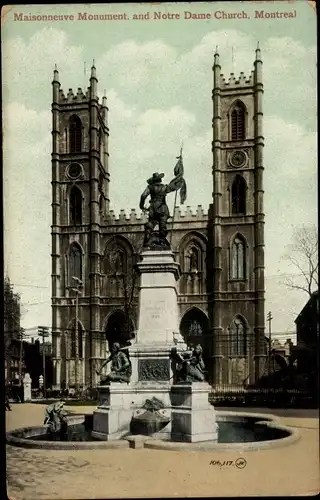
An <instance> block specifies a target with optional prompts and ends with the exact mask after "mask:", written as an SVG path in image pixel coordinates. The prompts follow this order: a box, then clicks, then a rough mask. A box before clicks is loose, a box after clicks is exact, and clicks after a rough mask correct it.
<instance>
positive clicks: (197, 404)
mask: <svg viewBox="0 0 320 500" xmlns="http://www.w3.org/2000/svg"><path fill="white" fill-rule="evenodd" d="M210 392H211V387H210V385H209V384H207V383H206V382H193V383H182V384H177V385H173V386H172V387H171V405H172V407H171V440H172V441H184V442H188V443H197V442H201V441H217V440H218V426H217V423H216V413H215V410H214V408H213V406H212V405H210V403H209V393H210Z"/></svg>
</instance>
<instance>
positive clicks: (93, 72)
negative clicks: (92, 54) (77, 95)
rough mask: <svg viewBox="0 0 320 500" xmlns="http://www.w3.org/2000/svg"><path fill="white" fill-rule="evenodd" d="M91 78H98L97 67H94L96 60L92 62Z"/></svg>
mask: <svg viewBox="0 0 320 500" xmlns="http://www.w3.org/2000/svg"><path fill="white" fill-rule="evenodd" d="M90 78H97V73H96V67H95V65H94V59H93V61H92V66H91V77H90Z"/></svg>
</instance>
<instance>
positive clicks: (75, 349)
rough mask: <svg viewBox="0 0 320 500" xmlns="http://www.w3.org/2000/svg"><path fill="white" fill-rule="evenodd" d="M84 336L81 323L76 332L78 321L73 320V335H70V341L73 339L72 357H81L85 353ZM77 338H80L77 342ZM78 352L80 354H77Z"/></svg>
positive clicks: (71, 346)
mask: <svg viewBox="0 0 320 500" xmlns="http://www.w3.org/2000/svg"><path fill="white" fill-rule="evenodd" d="M77 337H78V338H77ZM82 338H83V332H82V326H81V324H80V323H78V332H76V322H75V321H73V323H72V328H71V335H70V341H71V345H70V357H71V358H76V357H78V358H79V359H80V358H82V355H83V349H82ZM77 340H78V342H77ZM77 344H78V345H77ZM77 352H78V356H77Z"/></svg>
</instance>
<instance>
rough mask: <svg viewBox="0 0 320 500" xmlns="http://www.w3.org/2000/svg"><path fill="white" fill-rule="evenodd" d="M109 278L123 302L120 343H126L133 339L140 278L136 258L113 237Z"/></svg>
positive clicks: (108, 264) (108, 267) (108, 269)
mask: <svg viewBox="0 0 320 500" xmlns="http://www.w3.org/2000/svg"><path fill="white" fill-rule="evenodd" d="M108 248H109V250H108V256H107V269H106V271H107V276H108V279H109V280H110V279H112V281H111V283H112V285H111V286H113V287H115V290H117V293H118V294H119V298H120V300H121V309H122V311H123V313H124V324H123V327H122V329H121V332H119V334H120V338H119V341H120V343H126V342H127V341H128V340H130V339H131V338H132V337H133V330H132V316H133V311H134V309H135V305H136V304H135V298H136V294H137V285H138V283H139V276H138V273H137V271H136V268H135V263H136V262H135V261H136V256H135V255H134V254H132V255H131V254H130V253H129V252H126V251H125V250H124V248H123V247H122V245H119V244H118V241H117V239H116V237H113V238H112V240H111V241H110V242H109V245H108Z"/></svg>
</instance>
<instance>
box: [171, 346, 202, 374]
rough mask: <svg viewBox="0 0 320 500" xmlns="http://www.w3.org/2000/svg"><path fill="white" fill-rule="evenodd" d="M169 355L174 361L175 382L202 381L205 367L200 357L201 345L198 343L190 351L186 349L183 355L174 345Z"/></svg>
mask: <svg viewBox="0 0 320 500" xmlns="http://www.w3.org/2000/svg"><path fill="white" fill-rule="evenodd" d="M171 357H172V358H173V359H174V360H175V362H176V383H179V382H204V380H205V373H206V369H205V368H206V367H205V364H204V361H203V358H202V347H201V345H200V344H198V345H197V346H196V347H195V348H194V349H193V351H192V352H190V351H186V352H185V353H183V355H181V354H179V353H178V352H177V349H176V348H175V347H174V348H173V349H172V350H171Z"/></svg>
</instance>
